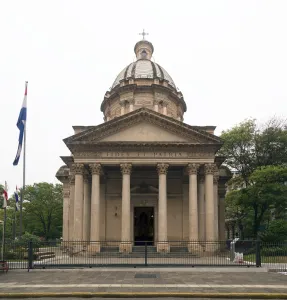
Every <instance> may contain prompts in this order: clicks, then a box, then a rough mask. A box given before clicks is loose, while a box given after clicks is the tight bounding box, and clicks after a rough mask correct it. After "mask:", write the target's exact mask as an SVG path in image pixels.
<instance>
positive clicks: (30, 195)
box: [23, 182, 63, 240]
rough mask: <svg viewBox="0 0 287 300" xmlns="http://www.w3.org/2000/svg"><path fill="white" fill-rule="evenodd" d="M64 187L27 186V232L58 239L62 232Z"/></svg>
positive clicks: (47, 185)
mask: <svg viewBox="0 0 287 300" xmlns="http://www.w3.org/2000/svg"><path fill="white" fill-rule="evenodd" d="M62 192H63V189H62V185H60V184H56V185H53V184H50V183H47V182H41V183H35V184H34V185H33V186H31V185H30V186H26V187H25V193H24V199H25V200H28V201H29V202H26V203H24V205H23V206H24V213H23V221H24V225H25V231H27V232H29V233H33V234H36V235H38V236H42V237H44V238H45V239H46V240H48V239H53V238H58V237H60V236H61V231H62V210H63V197H62Z"/></svg>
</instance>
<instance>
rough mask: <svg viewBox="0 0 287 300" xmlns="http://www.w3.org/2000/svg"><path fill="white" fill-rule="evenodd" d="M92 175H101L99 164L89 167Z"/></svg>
mask: <svg viewBox="0 0 287 300" xmlns="http://www.w3.org/2000/svg"><path fill="white" fill-rule="evenodd" d="M89 167H90V170H91V172H92V174H93V175H94V174H96V175H101V171H102V166H101V164H99V163H96V164H90V165H89Z"/></svg>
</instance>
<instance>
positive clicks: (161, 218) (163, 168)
mask: <svg viewBox="0 0 287 300" xmlns="http://www.w3.org/2000/svg"><path fill="white" fill-rule="evenodd" d="M168 166H169V165H168V164H164V163H161V164H158V165H157V171H158V176H159V195H158V241H159V243H158V244H157V251H158V252H169V244H168V241H167V197H166V175H167V170H168Z"/></svg>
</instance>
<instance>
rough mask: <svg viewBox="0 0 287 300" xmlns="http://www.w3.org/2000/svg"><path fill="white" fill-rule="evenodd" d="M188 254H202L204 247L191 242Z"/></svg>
mask: <svg viewBox="0 0 287 300" xmlns="http://www.w3.org/2000/svg"><path fill="white" fill-rule="evenodd" d="M187 248H188V252H190V253H202V252H203V247H202V246H201V245H200V243H199V242H189V243H188V246H187Z"/></svg>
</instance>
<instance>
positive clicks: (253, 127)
mask: <svg viewBox="0 0 287 300" xmlns="http://www.w3.org/2000/svg"><path fill="white" fill-rule="evenodd" d="M286 128H287V127H286V121H285V120H280V119H276V118H272V119H270V120H269V121H268V122H267V123H265V124H264V125H263V126H260V125H257V124H256V121H255V120H253V119H251V120H247V121H244V122H242V123H240V124H239V125H236V126H234V127H233V128H231V129H230V130H227V131H223V132H222V135H221V138H222V139H223V141H224V145H223V147H222V148H221V149H220V152H219V154H220V155H222V156H225V157H226V161H225V164H226V165H227V166H228V167H229V168H230V169H231V170H236V171H237V172H238V175H239V176H237V177H235V178H234V179H233V180H231V182H230V184H235V186H241V185H242V183H243V184H244V186H248V185H249V184H250V179H249V177H250V176H251V174H252V173H253V172H254V171H255V170H256V169H257V168H258V167H262V166H268V165H275V166H280V165H284V164H287V130H286Z"/></svg>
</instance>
